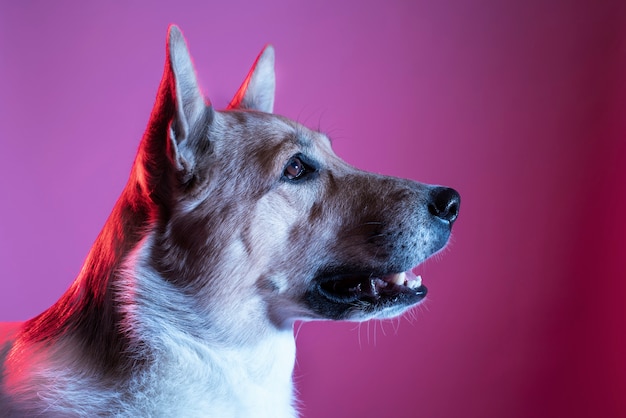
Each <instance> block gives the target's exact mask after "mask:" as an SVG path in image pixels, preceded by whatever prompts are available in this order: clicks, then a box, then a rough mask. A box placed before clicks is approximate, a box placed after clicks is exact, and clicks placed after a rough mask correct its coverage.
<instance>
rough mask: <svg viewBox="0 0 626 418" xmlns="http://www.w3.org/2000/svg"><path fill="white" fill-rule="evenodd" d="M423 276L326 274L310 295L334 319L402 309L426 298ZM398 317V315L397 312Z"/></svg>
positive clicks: (324, 314)
mask: <svg viewBox="0 0 626 418" xmlns="http://www.w3.org/2000/svg"><path fill="white" fill-rule="evenodd" d="M427 291H428V289H427V288H426V286H424V285H423V284H422V277H421V276H420V275H417V274H415V273H414V272H413V271H412V270H407V271H404V272H400V273H387V274H376V273H373V274H359V273H340V274H336V273H335V274H327V275H324V276H322V278H320V279H318V280H316V285H315V289H314V291H313V292H312V293H310V294H309V296H312V299H309V300H310V302H313V303H312V306H313V307H314V308H316V309H315V310H317V311H318V313H320V314H322V315H323V316H325V317H328V318H331V319H347V318H348V317H352V316H354V314H355V313H356V311H360V312H362V313H364V314H376V313H382V311H385V310H388V311H394V312H395V311H397V310H403V309H404V308H407V307H409V306H412V305H415V304H417V303H418V302H420V301H421V300H422V299H424V297H425V296H426V293H427ZM394 315H395V313H394Z"/></svg>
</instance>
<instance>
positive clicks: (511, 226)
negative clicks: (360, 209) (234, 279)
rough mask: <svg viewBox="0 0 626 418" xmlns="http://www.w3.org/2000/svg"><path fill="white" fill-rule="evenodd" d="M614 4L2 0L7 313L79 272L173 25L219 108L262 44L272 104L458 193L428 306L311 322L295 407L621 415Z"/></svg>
mask: <svg viewBox="0 0 626 418" xmlns="http://www.w3.org/2000/svg"><path fill="white" fill-rule="evenodd" d="M623 4H624V2H622V1H618V0H616V1H613V2H611V1H604V2H596V1H594V0H589V1H587V2H583V1H570V0H567V1H565V0H563V1H558V0H556V1H543V0H531V1H527V0H518V1H501V0H481V1H472V2H466V1H456V0H439V1H392V0H385V1H380V2H374V1H343V2H341V1H335V0H332V1H330V0H329V1H309V2H304V1H294V0H290V1H287V0H284V1H273V2H271V3H268V4H264V5H262V4H261V2H252V1H251V2H249V4H247V3H246V2H241V1H226V0H225V1H221V2H214V1H204V2H200V1H198V2H186V1H170V2H155V1H140V0H134V1H124V2H121V1H120V2H101V4H96V3H93V2H79V1H76V2H68V1H65V2H63V1H60V2H44V1H24V2H9V1H3V2H2V3H0V193H1V196H2V202H1V203H2V204H1V205H0V215H1V218H0V266H1V272H2V273H1V276H0V318H1V319H2V320H7V321H8V320H23V319H26V318H29V317H31V316H33V315H35V314H37V313H39V312H40V311H42V310H43V309H45V308H46V307H48V306H49V305H50V304H52V303H53V302H54V301H55V300H56V299H57V298H58V297H59V296H60V295H61V294H62V293H63V292H64V290H65V289H66V288H67V287H68V285H69V284H70V283H71V281H72V280H73V277H74V276H75V275H76V274H77V272H78V270H79V268H80V266H81V263H82V260H83V258H84V257H85V255H86V254H87V251H88V249H89V247H90V245H91V243H92V242H93V240H94V239H95V237H96V235H97V233H98V232H99V230H100V228H101V226H102V225H103V223H104V221H105V219H106V217H107V216H108V214H109V211H110V210H111V208H112V206H113V203H114V202H115V200H116V199H117V196H118V194H119V192H120V191H121V189H122V187H123V186H124V184H125V182H126V178H127V175H128V172H129V169H130V165H131V162H132V160H133V158H134V155H135V151H136V149H137V145H138V143H139V139H140V137H141V135H142V133H143V130H144V128H145V125H146V123H147V120H148V116H149V112H150V110H151V107H152V104H153V99H154V97H155V93H156V89H157V86H158V83H159V80H160V77H161V72H162V68H163V63H164V45H165V33H166V28H167V25H168V24H169V23H171V22H174V23H177V24H179V25H180V26H181V28H182V29H183V31H184V33H185V35H186V37H187V40H188V42H189V45H190V48H191V52H192V55H193V56H194V59H195V63H196V66H197V69H198V73H199V76H200V79H201V83H202V85H203V88H204V90H205V93H207V95H208V96H209V97H210V98H211V101H212V102H213V103H214V105H216V106H217V107H223V106H225V105H226V103H227V102H228V100H229V99H230V98H231V96H232V95H233V94H234V92H235V90H236V88H237V87H238V86H239V84H240V83H241V81H242V80H243V77H244V76H245V74H246V73H247V71H248V69H249V66H250V65H251V64H252V62H253V60H254V58H255V57H256V55H257V53H258V52H259V51H260V49H261V48H262V46H263V45H264V44H265V43H266V42H271V43H272V44H274V46H275V47H276V52H277V98H276V112H277V113H281V114H284V115H286V116H289V117H292V118H295V119H298V120H300V121H302V122H304V123H305V124H307V125H309V126H311V127H320V128H321V129H322V130H323V131H325V132H327V133H329V134H330V135H331V136H332V137H333V139H334V147H335V150H336V151H337V153H338V154H339V155H340V156H342V157H344V158H345V159H346V160H347V161H348V162H350V163H352V164H354V165H356V166H358V167H360V168H364V169H367V170H370V171H375V172H381V173H385V174H391V175H396V176H402V177H410V178H413V179H416V180H421V181H425V182H430V183H440V184H445V185H449V186H452V187H455V188H456V189H458V190H459V191H460V192H461V194H462V197H463V204H462V208H461V215H460V218H459V220H458V223H457V224H456V227H455V230H454V235H453V239H452V243H451V245H450V246H449V247H448V248H449V249H448V250H446V251H445V252H444V253H443V254H442V255H441V256H440V257H436V259H435V260H432V261H430V262H428V263H427V264H426V265H425V266H423V267H422V269H421V270H422V272H423V276H424V280H425V282H426V284H427V285H428V287H429V289H430V296H429V299H428V301H427V303H426V304H425V305H423V307H421V308H417V309H416V310H415V312H414V315H409V316H408V317H405V318H402V319H400V320H396V321H390V322H385V323H380V322H377V323H373V322H372V323H365V324H362V325H355V324H347V323H328V322H326V323H307V324H303V325H302V326H298V327H297V329H296V331H297V343H298V350H299V352H298V360H297V368H296V373H295V381H296V384H297V387H298V390H299V391H300V393H301V396H300V398H301V400H302V411H303V416H304V417H310V418H332V417H348V416H354V417H356V416H358V417H362V418H365V417H383V416H386V417H396V418H398V417H417V416H419V417H428V418H431V417H433V418H434V417H476V418H478V417H508V418H515V417H557V416H559V417H562V416H567V417H591V416H593V417H618V416H619V417H623V416H626V400H625V399H626V303H624V298H625V296H626V263H625V261H624V259H625V257H626V251H625V245H624V243H623V236H624V234H625V233H626V221H625V220H624V214H625V209H626V208H625V206H626V194H625V193H624V192H625V187H626V186H625V185H626V170H625V169H624V166H623V163H624V161H625V158H624V156H625V153H626V135H625V134H626V122H625V120H626V118H624V115H626V30H625V28H626V14H625V12H626V8H625V7H624V6H623Z"/></svg>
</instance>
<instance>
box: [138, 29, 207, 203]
mask: <svg viewBox="0 0 626 418" xmlns="http://www.w3.org/2000/svg"><path fill="white" fill-rule="evenodd" d="M211 116H212V108H211V106H210V104H208V103H207V102H205V100H204V96H203V94H202V91H201V90H200V87H199V86H198V81H197V79H196V72H195V69H194V67H193V62H192V60H191V57H190V55H189V51H188V50H187V44H186V43H185V38H184V37H183V35H182V33H181V31H180V29H178V27H177V26H174V25H172V26H170V27H169V29H168V33H167V43H166V58H165V69H164V71H163V78H162V79H161V84H160V85H159V90H158V93H157V98H156V102H155V104H154V107H153V109H152V114H151V115H150V121H149V122H148V128H147V129H146V132H145V134H144V138H143V140H142V144H141V146H140V149H139V152H138V155H137V159H136V161H135V166H136V170H135V171H136V175H137V179H138V181H139V183H140V184H141V186H142V188H143V189H144V191H145V192H146V193H147V194H149V195H150V196H152V198H153V200H154V199H157V200H158V199H160V197H159V196H161V197H162V195H163V194H164V193H167V184H168V181H169V180H167V181H166V177H165V176H167V173H171V172H172V171H171V170H172V169H173V171H174V172H175V173H176V177H177V178H178V179H179V181H182V182H183V183H187V182H188V181H189V180H190V179H191V178H192V177H193V175H194V173H193V170H194V166H195V155H194V151H193V150H194V148H197V145H198V144H195V143H194V142H195V141H197V140H199V139H198V138H195V137H194V126H195V125H197V124H198V122H199V121H201V120H202V121H203V122H204V123H206V122H207V121H209V120H210V119H211ZM196 130H197V129H196ZM195 136H196V137H198V135H197V134H196V135H195Z"/></svg>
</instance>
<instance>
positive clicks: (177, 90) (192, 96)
mask: <svg viewBox="0 0 626 418" xmlns="http://www.w3.org/2000/svg"><path fill="white" fill-rule="evenodd" d="M166 59H167V62H166V68H165V73H164V75H163V78H164V79H165V78H166V77H167V78H168V79H169V80H168V81H169V83H168V84H169V86H170V89H171V92H170V94H171V99H173V101H174V106H175V108H174V117H173V119H172V121H171V123H170V132H169V136H170V141H171V144H170V145H171V147H172V150H171V151H172V153H173V155H171V156H170V157H172V158H173V159H174V162H175V163H176V166H177V168H178V169H179V170H185V169H186V168H189V167H187V166H188V165H190V164H191V165H193V161H189V159H190V158H191V159H192V158H193V156H192V155H186V156H183V155H182V153H181V151H182V150H179V147H178V145H179V144H181V143H182V142H183V141H185V140H187V139H189V138H190V136H191V129H192V128H193V126H194V124H195V123H196V122H197V121H198V119H200V117H201V116H202V115H203V114H204V112H205V110H206V109H207V103H206V102H205V99H204V95H203V94H202V91H201V89H200V86H199V85H198V80H197V77H196V70H195V68H194V66H193V61H192V60H191V56H190V54H189V50H188V48H187V43H186V42H185V38H184V37H183V34H182V32H181V31H180V29H179V28H178V26H176V25H171V26H170V27H169V30H168V37H167V58H166ZM168 67H169V68H168ZM185 157H187V158H185Z"/></svg>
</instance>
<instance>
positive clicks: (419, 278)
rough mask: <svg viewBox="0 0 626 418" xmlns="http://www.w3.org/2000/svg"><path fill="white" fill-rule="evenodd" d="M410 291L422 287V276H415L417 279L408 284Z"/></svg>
mask: <svg viewBox="0 0 626 418" xmlns="http://www.w3.org/2000/svg"><path fill="white" fill-rule="evenodd" d="M406 285H407V286H408V287H409V288H410V289H417V288H418V287H420V286H421V285H422V276H415V279H413V280H411V281H409V282H407V284H406Z"/></svg>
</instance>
